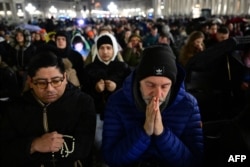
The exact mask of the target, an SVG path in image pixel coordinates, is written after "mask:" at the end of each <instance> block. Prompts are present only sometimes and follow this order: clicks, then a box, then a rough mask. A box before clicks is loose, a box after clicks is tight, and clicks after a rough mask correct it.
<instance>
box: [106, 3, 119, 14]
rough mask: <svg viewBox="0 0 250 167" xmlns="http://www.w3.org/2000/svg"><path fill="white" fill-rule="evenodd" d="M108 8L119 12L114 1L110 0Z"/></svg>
mask: <svg viewBox="0 0 250 167" xmlns="http://www.w3.org/2000/svg"><path fill="white" fill-rule="evenodd" d="M108 10H109V11H110V13H117V12H118V9H117V5H116V4H115V3H114V2H110V4H109V5H108Z"/></svg>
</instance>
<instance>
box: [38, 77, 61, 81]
mask: <svg viewBox="0 0 250 167" xmlns="http://www.w3.org/2000/svg"><path fill="white" fill-rule="evenodd" d="M62 77H64V76H56V77H52V78H36V79H34V80H36V81H37V80H49V79H50V80H53V79H57V78H62Z"/></svg>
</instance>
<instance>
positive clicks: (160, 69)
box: [136, 47, 177, 84]
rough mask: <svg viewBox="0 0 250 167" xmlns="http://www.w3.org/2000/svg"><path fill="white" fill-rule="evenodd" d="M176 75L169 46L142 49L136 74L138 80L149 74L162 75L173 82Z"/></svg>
mask: <svg viewBox="0 0 250 167" xmlns="http://www.w3.org/2000/svg"><path fill="white" fill-rule="evenodd" d="M176 75H177V66H176V60H175V56H174V54H173V52H172V50H171V48H170V47H149V48H147V49H145V50H144V52H143V57H142V60H141V62H140V64H139V66H138V68H137V74H136V76H137V79H138V80H139V81H140V80H142V79H144V78H146V77H149V76H164V77H167V78H169V79H170V80H171V81H172V84H174V83H175V80H176Z"/></svg>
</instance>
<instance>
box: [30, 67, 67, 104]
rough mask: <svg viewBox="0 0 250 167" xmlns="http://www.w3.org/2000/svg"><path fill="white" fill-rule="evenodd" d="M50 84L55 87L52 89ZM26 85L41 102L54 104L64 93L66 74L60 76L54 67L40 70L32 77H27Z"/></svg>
mask: <svg viewBox="0 0 250 167" xmlns="http://www.w3.org/2000/svg"><path fill="white" fill-rule="evenodd" d="M48 82H49V83H48ZM51 82H53V83H55V84H54V85H57V86H54V87H53V86H52V85H53V84H52V83H51ZM28 83H29V85H30V88H32V89H33V90H34V93H35V95H36V96H37V97H38V99H40V100H41V101H42V102H44V103H51V102H55V101H56V100H58V99H59V98H60V97H61V96H62V95H63V93H64V91H65V88H66V84H67V79H66V73H64V74H62V73H61V72H60V71H59V69H58V68H56V67H46V68H40V69H39V70H38V71H37V73H36V75H35V76H34V77H32V78H30V77H29V76H28ZM47 83H48V84H47ZM46 84H47V85H46ZM39 85H46V86H45V88H40V87H39Z"/></svg>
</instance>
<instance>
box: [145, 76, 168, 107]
mask: <svg viewBox="0 0 250 167" xmlns="http://www.w3.org/2000/svg"><path fill="white" fill-rule="evenodd" d="M171 85H172V82H171V80H170V79H169V78H166V77H162V76H150V77H147V78H144V79H143V80H141V81H140V91H141V95H142V98H143V100H144V101H145V102H146V104H149V102H150V101H151V99H152V98H153V97H158V98H159V100H160V101H159V103H160V105H161V104H162V103H163V102H164V101H165V100H166V97H167V95H168V92H169V90H170V88H171Z"/></svg>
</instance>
